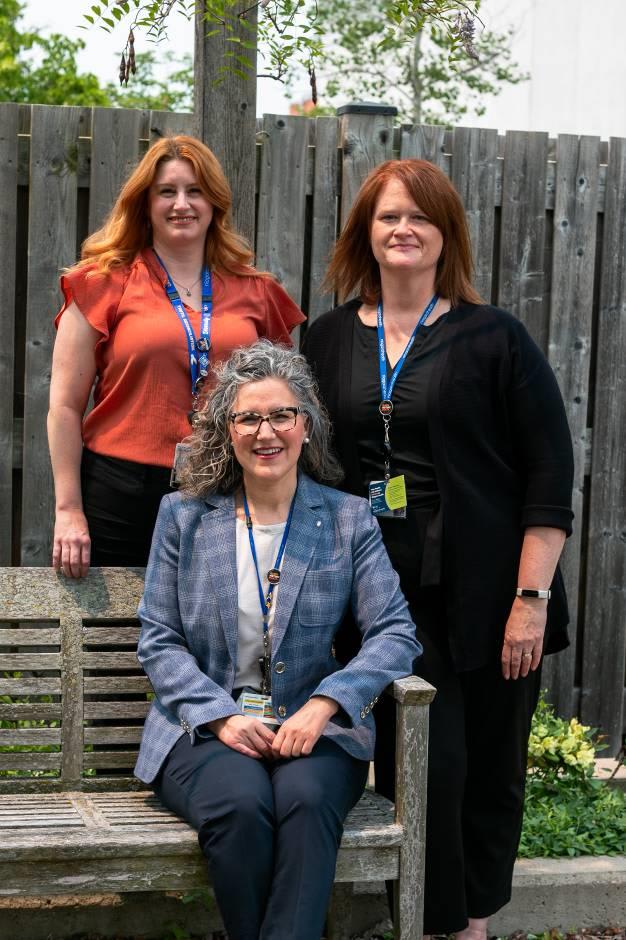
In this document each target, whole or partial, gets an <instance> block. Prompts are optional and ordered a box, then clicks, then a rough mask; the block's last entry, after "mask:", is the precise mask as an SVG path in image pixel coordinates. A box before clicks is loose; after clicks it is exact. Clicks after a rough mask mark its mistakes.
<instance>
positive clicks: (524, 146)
mask: <svg viewBox="0 0 626 940" xmlns="http://www.w3.org/2000/svg"><path fill="white" fill-rule="evenodd" d="M547 154H548V135H547V134H526V133H522V132H520V131H510V132H509V133H508V134H507V135H506V141H505V154H504V169H503V177H502V242H501V246H500V284H499V290H498V303H499V305H500V306H501V307H503V308H504V309H505V310H509V311H511V313H514V314H515V315H516V316H518V317H519V318H520V319H521V320H522V321H523V323H524V324H525V325H526V326H527V328H528V330H529V331H530V333H531V334H532V336H533V338H534V339H535V342H537V343H538V344H539V346H541V348H542V349H544V350H545V349H546V347H547V343H548V318H547V310H546V309H545V307H544V284H545V271H544V248H545V227H546V214H545V200H546V162H547Z"/></svg>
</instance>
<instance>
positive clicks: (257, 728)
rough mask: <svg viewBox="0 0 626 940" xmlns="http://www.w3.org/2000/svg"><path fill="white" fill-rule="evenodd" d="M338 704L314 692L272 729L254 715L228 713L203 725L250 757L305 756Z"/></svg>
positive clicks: (223, 741) (309, 751) (337, 707)
mask: <svg viewBox="0 0 626 940" xmlns="http://www.w3.org/2000/svg"><path fill="white" fill-rule="evenodd" d="M338 710H339V705H338V704H337V702H336V701H335V700H334V699H332V698H327V697H326V696H325V695H315V696H313V697H312V698H310V699H309V701H308V702H306V704H305V705H303V706H302V708H299V709H298V711H297V712H296V713H295V714H294V715H292V716H291V718H288V719H287V721H284V722H283V724H282V725H281V726H280V727H279V728H278V730H277V731H272V730H271V728H269V727H268V726H267V725H265V724H263V722H262V721H259V719H258V718H250V717H249V716H247V715H230V716H229V717H228V718H218V719H216V720H215V721H210V722H209V723H208V724H207V726H206V727H207V728H208V729H209V730H210V731H212V732H213V734H214V735H215V736H216V737H217V738H218V739H219V740H220V741H221V742H222V743H223V744H226V745H228V747H232V748H233V750H235V751H239V753H240V754H245V755H246V756H247V757H253V758H255V759H256V760H259V759H261V758H266V759H276V758H279V757H306V756H307V755H308V754H310V753H311V751H312V750H313V748H314V747H315V745H316V743H317V741H318V739H319V737H320V735H321V733H322V731H323V730H324V728H325V727H326V725H327V724H328V721H329V720H330V718H332V716H333V715H334V714H335V713H336V712H337V711H338Z"/></svg>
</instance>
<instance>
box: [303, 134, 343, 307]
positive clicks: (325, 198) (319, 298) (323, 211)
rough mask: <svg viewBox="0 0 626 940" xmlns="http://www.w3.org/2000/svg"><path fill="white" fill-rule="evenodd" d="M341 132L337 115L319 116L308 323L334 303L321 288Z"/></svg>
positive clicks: (333, 229)
mask: <svg viewBox="0 0 626 940" xmlns="http://www.w3.org/2000/svg"><path fill="white" fill-rule="evenodd" d="M338 133H339V122H338V121H337V118H334V117H330V118H329V117H320V118H317V120H316V121H315V168H314V171H313V210H312V219H311V267H310V285H311V287H310V292H309V309H308V317H309V323H312V322H313V320H315V318H316V317H318V316H319V315H320V314H321V313H324V311H326V310H330V308H331V307H332V306H333V295H332V294H328V293H323V294H322V293H321V292H320V291H321V285H322V281H323V279H324V272H325V270H326V265H327V264H328V260H329V257H330V252H331V250H332V248H333V245H334V244H335V238H336V233H337V197H338V191H337V169H338V161H337V144H338V139H337V138H338Z"/></svg>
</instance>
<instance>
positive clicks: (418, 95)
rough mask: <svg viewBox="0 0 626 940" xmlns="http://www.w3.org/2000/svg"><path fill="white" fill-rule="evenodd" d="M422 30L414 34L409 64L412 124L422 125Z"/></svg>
mask: <svg viewBox="0 0 626 940" xmlns="http://www.w3.org/2000/svg"><path fill="white" fill-rule="evenodd" d="M421 46H422V30H421V29H420V30H419V32H417V33H416V34H415V38H414V39H413V50H412V51H413V54H412V63H411V89H412V91H413V123H414V124H421V123H422V76H421V72H420V64H421V58H422V50H421Z"/></svg>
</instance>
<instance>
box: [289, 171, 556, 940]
mask: <svg viewBox="0 0 626 940" xmlns="http://www.w3.org/2000/svg"><path fill="white" fill-rule="evenodd" d="M471 267H472V265H471V251H470V243H469V236H468V232H467V225H466V221H465V215H464V212H463V207H462V204H461V201H460V199H459V196H458V194H457V193H456V191H455V190H454V188H453V187H452V185H451V183H450V182H449V180H448V178H447V177H446V176H445V174H443V173H442V172H441V171H440V170H439V169H437V168H436V167H435V166H433V165H432V164H429V163H426V162H424V161H420V160H396V161H389V162H387V163H384V164H382V165H381V166H380V167H378V168H377V169H376V170H374V171H373V172H372V173H371V174H370V176H369V177H368V178H367V179H366V181H365V182H364V184H363V186H362V187H361V190H360V191H359V194H358V195H357V198H356V201H355V203H354V206H353V208H352V211H351V213H350V216H349V218H348V221H347V223H346V226H345V228H344V231H343V233H342V234H341V237H340V238H339V241H338V242H337V245H336V249H335V252H334V255H333V258H332V260H331V264H330V267H329V272H328V277H327V281H328V285H329V286H330V287H332V288H334V289H335V290H337V291H338V293H339V295H340V297H346V296H352V295H353V294H354V293H358V298H357V299H355V300H350V301H348V302H347V303H343V304H342V305H341V306H339V307H337V308H335V309H334V310H331V311H330V312H329V313H326V314H324V315H323V316H322V317H320V318H319V319H318V320H317V321H316V322H315V323H313V324H312V325H311V326H310V327H309V329H308V331H307V335H306V339H305V344H304V352H305V354H306V356H307V357H308V359H309V360H310V362H311V364H312V366H313V368H314V370H315V372H316V374H317V378H318V381H319V384H320V391H321V394H322V398H323V399H324V401H325V403H326V405H327V407H328V410H329V412H330V415H331V418H332V420H333V424H334V430H335V446H336V450H337V452H338V454H339V457H340V460H341V462H342V464H343V467H344V470H345V472H346V480H345V484H344V486H345V488H346V489H347V490H348V491H350V492H352V493H355V494H358V495H365V496H369V498H370V504H371V506H372V511H373V512H375V513H376V514H377V515H378V516H379V522H380V526H381V529H382V532H383V538H384V541H385V544H386V547H387V550H388V552H389V554H390V556H391V560H392V562H393V564H394V566H395V568H396V570H397V571H398V574H399V575H400V581H401V586H402V589H403V591H404V593H405V595H406V597H407V600H408V601H409V604H410V607H411V611H412V615H413V619H414V620H415V622H416V624H417V635H418V639H419V640H420V642H421V643H422V645H423V647H424V654H423V657H422V659H421V660H420V661H419V673H420V675H422V676H423V677H424V678H425V679H427V680H428V681H429V682H432V684H433V685H435V686H436V688H437V690H438V691H437V695H436V697H435V700H434V703H433V705H432V706H431V713H430V714H431V717H430V746H429V790H428V811H427V848H426V897H425V912H424V932H425V934H426V935H429V934H444V933H445V934H449V933H453V932H454V933H456V934H457V936H459V937H461V938H462V940H485V937H486V935H487V918H488V916H489V915H490V914H493V913H495V911H497V910H498V909H499V908H500V907H502V905H504V904H505V903H506V902H507V901H508V900H509V898H510V892H511V879H512V871H513V863H514V860H515V856H516V851H517V846H518V842H519V834H520V829H521V822H522V811H523V798H524V779H525V771H526V755H527V743H528V733H529V729H530V720H531V716H532V713H533V711H534V708H535V705H536V702H537V697H538V692H539V686H540V672H541V669H540V666H541V659H542V656H543V655H544V654H545V653H551V652H556V651H557V650H560V649H563V648H564V647H565V646H566V645H567V643H568V639H567V631H566V626H567V622H568V612H567V603H566V598H565V593H564V589H563V582H562V578H561V575H560V572H559V570H558V567H557V562H558V558H559V555H560V553H561V550H562V547H563V543H564V540H565V537H566V536H567V535H569V534H570V532H571V522H572V511H571V488H572V476H573V458H572V448H571V441H570V435H569V430H568V426H567V420H566V417H565V412H564V408H563V403H562V400H561V396H560V393H559V390H558V387H557V383H556V380H555V378H554V375H553V373H552V371H551V369H550V367H549V365H548V363H547V362H546V360H545V358H544V356H543V355H542V353H541V352H540V350H539V349H538V348H537V346H536V345H535V344H534V342H533V341H532V339H531V338H530V336H529V335H528V333H527V331H526V330H525V328H524V326H523V325H522V324H521V323H520V322H519V321H518V320H516V319H515V318H514V317H513V316H511V315H510V314H508V313H505V312H504V311H502V310H498V309H497V308H495V307H492V306H489V305H487V304H485V303H483V302H482V300H481V298H480V297H479V296H478V294H477V293H476V291H475V290H474V288H473V287H472V284H471ZM403 484H404V489H405V490H406V499H403ZM390 507H392V508H390ZM346 633H349V631H348V630H346ZM348 645H349V644H348ZM377 708H378V712H377V715H376V718H377V725H378V734H377V753H376V788H377V790H378V791H379V792H382V793H383V794H385V795H386V796H388V797H390V798H393V795H394V794H393V765H394V739H395V734H394V727H393V721H394V715H393V710H392V709H390V708H388V707H386V704H385V703H383V702H382V701H381V702H380V703H379V705H378V706H377Z"/></svg>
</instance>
